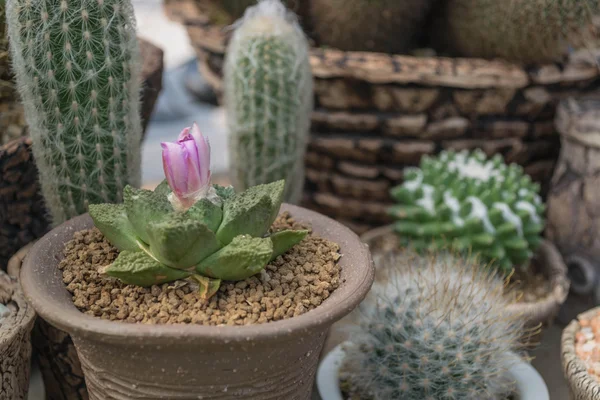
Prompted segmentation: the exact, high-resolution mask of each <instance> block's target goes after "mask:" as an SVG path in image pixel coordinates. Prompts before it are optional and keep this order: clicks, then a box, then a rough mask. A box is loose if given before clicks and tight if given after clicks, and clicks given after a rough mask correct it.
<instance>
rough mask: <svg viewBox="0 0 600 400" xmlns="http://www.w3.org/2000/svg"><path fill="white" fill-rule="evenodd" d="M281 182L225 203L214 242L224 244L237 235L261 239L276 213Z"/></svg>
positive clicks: (280, 192) (253, 188) (261, 187)
mask: <svg viewBox="0 0 600 400" xmlns="http://www.w3.org/2000/svg"><path fill="white" fill-rule="evenodd" d="M282 182H283V181H278V182H274V183H269V184H266V185H258V186H254V187H252V188H250V189H248V190H246V191H244V192H242V193H237V194H235V195H234V196H232V197H231V198H229V199H227V200H225V203H224V204H223V221H222V222H221V226H220V227H219V230H218V231H217V239H219V241H220V242H221V243H224V244H227V243H230V242H231V241H232V240H233V238H234V237H236V236H239V235H250V236H255V237H261V236H264V234H265V233H266V232H267V230H268V229H269V227H270V226H271V225H272V224H273V222H274V221H275V218H276V217H277V214H278V213H279V208H280V206H281V196H282V193H283V188H284V185H283V184H282Z"/></svg>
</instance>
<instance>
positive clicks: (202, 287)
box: [192, 275, 221, 300]
mask: <svg viewBox="0 0 600 400" xmlns="http://www.w3.org/2000/svg"><path fill="white" fill-rule="evenodd" d="M192 278H194V280H196V282H198V286H199V288H198V291H199V293H200V298H201V299H204V300H208V299H210V298H211V297H213V296H214V295H215V294H216V293H217V292H218V291H219V288H220V287H221V280H220V279H212V278H208V277H206V276H202V275H192Z"/></svg>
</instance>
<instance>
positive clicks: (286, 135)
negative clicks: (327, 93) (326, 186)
mask: <svg viewBox="0 0 600 400" xmlns="http://www.w3.org/2000/svg"><path fill="white" fill-rule="evenodd" d="M224 74H225V77H224V84H225V107H226V110H227V116H228V121H229V133H230V137H229V145H230V149H231V151H230V154H231V157H230V160H231V167H230V171H231V173H232V175H233V183H234V186H235V187H236V189H238V190H244V189H246V188H249V187H251V186H254V185H257V184H264V183H269V182H273V181H276V180H279V179H284V180H286V181H287V187H286V190H285V195H284V198H285V199H286V201H288V202H290V203H297V202H298V201H299V200H300V197H301V195H302V184H299V183H300V182H304V154H305V152H306V145H307V142H308V129H309V126H310V114H311V112H312V107H313V92H312V74H311V68H310V64H309V60H308V44H307V41H306V38H305V36H304V34H303V33H302V30H301V28H300V26H299V25H298V23H297V21H296V18H295V16H294V15H293V14H292V13H291V12H289V11H288V10H286V8H285V6H284V5H283V4H282V3H281V2H280V1H279V0H262V1H261V2H260V3H259V4H258V5H256V6H254V7H252V8H250V9H248V10H247V11H246V14H245V15H244V19H243V20H241V21H240V22H239V25H238V26H237V28H236V30H235V33H234V34H233V38H232V39H231V42H230V43H229V47H228V50H227V57H226V62H225V68H224Z"/></svg>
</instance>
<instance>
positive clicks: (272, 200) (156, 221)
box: [90, 124, 308, 297]
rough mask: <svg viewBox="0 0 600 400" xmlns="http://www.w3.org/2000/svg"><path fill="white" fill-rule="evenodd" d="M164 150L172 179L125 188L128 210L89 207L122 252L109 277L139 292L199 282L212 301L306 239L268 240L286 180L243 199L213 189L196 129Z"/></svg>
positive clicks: (282, 234)
mask: <svg viewBox="0 0 600 400" xmlns="http://www.w3.org/2000/svg"><path fill="white" fill-rule="evenodd" d="M162 145H163V164H164V168H165V173H166V176H167V179H166V180H165V181H164V182H163V183H161V184H160V185H159V186H158V187H157V188H156V189H155V190H154V191H150V190H144V189H134V188H131V187H130V186H126V187H125V191H124V197H125V202H124V204H96V205H90V215H91V217H92V219H93V220H94V224H95V225H96V227H97V228H98V229H99V230H100V231H101V232H102V233H103V234H104V236H105V237H106V238H107V239H108V240H109V241H110V242H111V243H112V244H113V245H114V246H115V247H117V248H118V249H119V250H120V253H119V256H118V257H117V259H116V260H115V262H114V263H112V264H111V265H109V266H107V267H106V268H105V269H104V270H103V271H102V272H103V273H104V274H106V275H108V276H112V277H115V278H118V279H120V280H121V281H123V282H124V283H127V284H133V285H138V286H151V285H155V284H161V283H166V282H171V281H174V280H178V279H186V278H194V279H195V280H196V281H197V282H198V283H199V284H200V288H201V294H202V295H203V296H205V297H210V296H211V295H213V294H214V293H215V292H216V290H217V289H218V288H219V285H220V283H221V280H228V281H239V280H244V279H246V278H249V277H250V276H252V275H255V274H257V273H259V272H260V271H261V270H262V269H263V268H264V267H265V266H266V265H267V263H268V262H269V261H271V260H273V259H275V258H276V257H278V256H279V255H281V254H283V253H285V252H286V251H287V250H289V249H290V248H291V247H292V246H294V245H295V244H297V243H298V242H300V241H301V240H302V239H304V237H305V236H306V234H307V233H308V232H307V231H305V230H297V231H292V230H285V231H279V232H275V233H272V234H269V228H270V227H271V225H272V223H273V222H274V221H275V219H276V218H277V215H278V213H279V207H280V206H281V202H282V197H283V191H284V185H285V182H284V181H277V182H274V183H271V184H267V185H258V186H254V187H252V188H250V189H248V190H246V191H245V192H242V193H235V192H234V191H233V189H232V188H224V187H220V186H214V185H211V184H210V170H209V169H208V168H209V165H210V148H209V146H208V142H207V141H206V139H205V138H204V137H203V136H202V134H201V133H200V130H199V129H198V127H197V126H196V125H195V124H194V126H193V127H192V128H186V129H184V130H183V131H182V132H181V134H180V137H179V140H178V141H177V142H176V143H163V144H162Z"/></svg>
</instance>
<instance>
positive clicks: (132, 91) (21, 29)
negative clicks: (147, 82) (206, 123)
mask: <svg viewBox="0 0 600 400" xmlns="http://www.w3.org/2000/svg"><path fill="white" fill-rule="evenodd" d="M6 15H7V22H8V28H9V29H8V31H9V35H10V45H11V53H12V59H13V67H14V71H15V73H16V76H17V83H18V87H19V91H20V94H21V97H22V99H23V103H24V105H25V114H26V119H27V123H28V125H29V129H30V133H31V137H32V139H33V153H34V156H35V161H36V164H37V166H38V170H39V172H40V183H41V187H42V194H43V195H44V198H45V201H46V206H47V207H48V209H49V211H50V214H51V217H52V221H53V223H54V224H58V223H61V222H63V221H65V220H67V219H69V218H71V217H73V216H76V215H79V214H83V213H85V212H86V211H87V208H88V206H89V205H90V204H95V203H102V202H105V203H114V202H119V201H121V200H122V198H123V196H122V194H123V189H124V188H125V186H126V185H127V184H132V185H138V184H139V181H140V141H141V124H140V115H139V107H140V105H139V103H140V69H141V63H140V54H139V49H138V43H137V38H136V32H135V17H134V12H133V6H132V5H131V1H130V0H78V1H74V0H35V1H31V0H11V1H9V2H8V3H7V10H6Z"/></svg>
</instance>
